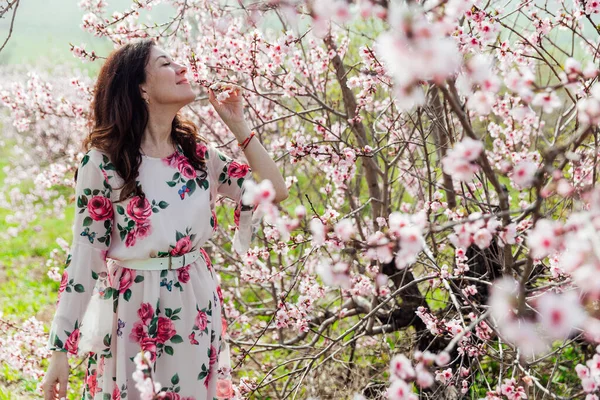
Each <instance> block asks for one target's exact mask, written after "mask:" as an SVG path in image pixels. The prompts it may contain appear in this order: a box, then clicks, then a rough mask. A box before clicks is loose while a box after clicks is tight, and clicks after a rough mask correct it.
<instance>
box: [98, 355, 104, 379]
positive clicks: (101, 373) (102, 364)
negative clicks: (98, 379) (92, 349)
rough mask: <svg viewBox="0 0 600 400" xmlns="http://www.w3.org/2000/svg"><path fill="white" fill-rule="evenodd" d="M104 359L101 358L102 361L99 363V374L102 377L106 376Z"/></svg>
mask: <svg viewBox="0 0 600 400" xmlns="http://www.w3.org/2000/svg"><path fill="white" fill-rule="evenodd" d="M104 360H105V358H104V357H100V361H99V362H98V373H99V374H100V375H104Z"/></svg>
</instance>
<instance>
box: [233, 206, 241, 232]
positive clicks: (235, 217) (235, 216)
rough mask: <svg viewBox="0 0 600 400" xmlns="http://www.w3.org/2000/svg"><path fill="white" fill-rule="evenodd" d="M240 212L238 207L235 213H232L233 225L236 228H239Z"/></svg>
mask: <svg viewBox="0 0 600 400" xmlns="http://www.w3.org/2000/svg"><path fill="white" fill-rule="evenodd" d="M240 211H241V207H239V206H238V207H236V208H235V211H234V213H233V223H234V224H235V226H237V227H239V226H240Z"/></svg>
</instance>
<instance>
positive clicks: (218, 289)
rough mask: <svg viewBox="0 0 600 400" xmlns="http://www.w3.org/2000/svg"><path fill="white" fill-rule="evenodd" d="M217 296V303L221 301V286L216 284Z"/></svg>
mask: <svg viewBox="0 0 600 400" xmlns="http://www.w3.org/2000/svg"><path fill="white" fill-rule="evenodd" d="M217 296H219V303H221V304H222V303H223V292H222V291H221V286H220V285H219V286H217Z"/></svg>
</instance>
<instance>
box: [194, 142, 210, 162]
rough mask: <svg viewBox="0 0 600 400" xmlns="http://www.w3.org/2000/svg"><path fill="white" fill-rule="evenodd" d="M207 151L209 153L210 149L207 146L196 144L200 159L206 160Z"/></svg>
mask: <svg viewBox="0 0 600 400" xmlns="http://www.w3.org/2000/svg"><path fill="white" fill-rule="evenodd" d="M207 151H208V149H207V148H206V146H205V145H203V144H200V143H196V155H198V157H200V158H206V152H207Z"/></svg>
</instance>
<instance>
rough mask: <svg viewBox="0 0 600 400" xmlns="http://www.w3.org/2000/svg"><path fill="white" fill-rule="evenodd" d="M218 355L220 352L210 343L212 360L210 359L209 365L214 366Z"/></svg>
mask: <svg viewBox="0 0 600 400" xmlns="http://www.w3.org/2000/svg"><path fill="white" fill-rule="evenodd" d="M218 356H219V353H217V349H215V346H213V345H210V360H209V361H208V365H209V366H212V365H213V364H216V363H217V357H218Z"/></svg>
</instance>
